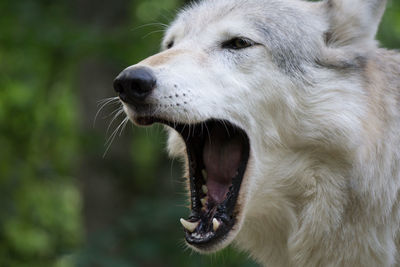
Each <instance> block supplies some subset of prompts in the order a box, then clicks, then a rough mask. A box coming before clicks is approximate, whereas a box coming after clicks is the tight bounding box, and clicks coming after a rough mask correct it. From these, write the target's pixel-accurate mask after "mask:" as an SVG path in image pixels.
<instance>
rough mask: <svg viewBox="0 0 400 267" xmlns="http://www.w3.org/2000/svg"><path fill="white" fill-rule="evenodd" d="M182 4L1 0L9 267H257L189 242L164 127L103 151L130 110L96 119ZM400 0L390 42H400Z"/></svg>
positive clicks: (2, 201)
mask: <svg viewBox="0 0 400 267" xmlns="http://www.w3.org/2000/svg"><path fill="white" fill-rule="evenodd" d="M183 2H184V1H183V0H134V1H133V0H130V1H128V0H114V1H92V0H58V1H54V0H18V1H11V0H0V266H5V267H8V266H12V267H14V266H17V267H18V266H32V267H35V266H41V267H42V266H56V267H71V266H112V267H114V266H115V267H125V266H140V267H142V266H149V267H150V266H154V267H158V266H172V267H179V266H189V267H190V266H256V265H255V264H254V263H252V262H250V261H249V260H247V259H246V258H247V257H246V255H242V254H238V253H237V252H235V251H233V249H231V248H229V249H227V250H225V251H223V252H221V253H219V254H218V255H213V256H199V255H197V254H195V253H193V252H191V251H190V250H188V249H185V245H184V242H183V233H182V229H181V226H180V224H179V218H180V217H185V216H186V215H187V214H188V210H187V209H186V208H185V206H184V205H183V203H186V202H185V201H186V197H185V193H184V189H183V186H182V183H183V180H182V178H180V174H181V170H180V168H181V166H180V163H179V162H177V161H170V160H168V159H167V156H166V154H165V153H164V152H163V147H164V145H165V136H164V133H163V131H162V129H161V127H157V126H155V127H152V128H149V129H139V128H136V127H133V126H131V124H128V126H127V127H126V128H125V130H124V131H122V133H121V134H120V133H119V132H118V134H117V135H116V138H115V140H114V142H113V143H112V145H111V146H110V148H109V150H108V151H107V153H106V154H105V156H104V157H103V154H104V153H105V152H106V150H107V145H108V144H109V143H107V139H108V138H109V137H110V135H111V134H112V132H113V131H114V130H115V129H116V128H117V126H118V125H119V123H120V122H121V121H122V119H123V118H124V116H122V115H121V116H118V117H117V118H116V119H115V120H114V121H113V122H111V121H112V119H113V114H112V112H113V111H115V110H117V109H118V108H119V105H118V104H112V103H111V104H109V105H107V106H106V107H105V108H104V109H102V110H101V112H100V113H99V116H98V118H97V120H96V123H95V122H94V118H95V115H96V112H97V111H98V110H99V108H100V107H101V105H100V104H101V103H99V101H100V100H102V99H106V98H109V97H113V96H115V94H114V92H113V89H112V82H113V79H114V77H115V76H116V75H117V74H118V73H119V72H120V71H121V70H122V69H123V68H125V67H127V66H129V65H132V64H133V63H135V62H138V61H139V60H141V59H143V58H146V57H147V56H149V55H152V54H154V53H156V52H157V51H158V49H159V42H160V39H161V36H162V33H163V29H164V28H165V27H164V26H163V25H162V24H160V23H169V22H170V21H171V19H172V18H173V17H174V14H176V11H177V8H178V7H181V6H182V5H183V4H184V3H183ZM399 2H400V1H398V0H394V1H391V2H390V3H389V6H388V10H387V12H386V15H385V17H384V20H383V23H382V26H381V29H380V32H379V40H380V41H381V43H382V45H383V46H385V47H390V48H398V47H400V3H399ZM110 114H111V115H110ZM109 125H110V126H109ZM108 126H109V127H110V128H109V131H107V127H108Z"/></svg>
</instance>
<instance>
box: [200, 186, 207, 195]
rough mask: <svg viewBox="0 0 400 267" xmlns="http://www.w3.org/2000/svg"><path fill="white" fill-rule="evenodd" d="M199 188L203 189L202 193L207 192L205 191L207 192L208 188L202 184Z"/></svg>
mask: <svg viewBox="0 0 400 267" xmlns="http://www.w3.org/2000/svg"><path fill="white" fill-rule="evenodd" d="M201 190H203V193H204V194H207V193H208V188H207V186H206V185H203V186H202V187H201Z"/></svg>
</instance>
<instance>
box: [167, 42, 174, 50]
mask: <svg viewBox="0 0 400 267" xmlns="http://www.w3.org/2000/svg"><path fill="white" fill-rule="evenodd" d="M173 46H174V41H170V42H169V43H167V49H170V48H171V47H173Z"/></svg>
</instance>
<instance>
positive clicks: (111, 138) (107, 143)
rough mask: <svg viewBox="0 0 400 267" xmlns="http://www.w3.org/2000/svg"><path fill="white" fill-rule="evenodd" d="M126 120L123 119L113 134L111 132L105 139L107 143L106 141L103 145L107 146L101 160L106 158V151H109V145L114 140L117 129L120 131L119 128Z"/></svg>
mask: <svg viewBox="0 0 400 267" xmlns="http://www.w3.org/2000/svg"><path fill="white" fill-rule="evenodd" d="M126 119H127V118H125V119H124V120H123V121H122V122H121V123H120V124H119V125H118V127H117V128H116V129H115V130H114V132H113V133H112V134H111V135H110V137H109V138H108V139H107V141H106V143H105V145H106V146H107V148H106V151H105V152H104V154H103V158H104V157H105V156H106V154H107V152H108V150H109V149H110V147H111V144H112V143H113V142H114V139H115V137H116V135H117V134H118V131H119V129H120V128H121V126H122V125H123V124H124V123H125V122H126Z"/></svg>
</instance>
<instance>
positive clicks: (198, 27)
mask: <svg viewBox="0 0 400 267" xmlns="http://www.w3.org/2000/svg"><path fill="white" fill-rule="evenodd" d="M306 13H307V4H306V3H305V2H304V1H299V0H203V1H198V2H196V3H193V4H191V5H189V6H188V7H186V8H184V9H183V10H182V11H181V12H180V13H179V14H178V16H177V18H176V20H175V21H174V22H173V23H172V24H171V27H170V28H169V29H168V30H167V32H166V36H167V37H168V36H170V35H173V34H174V35H179V36H188V35H195V36H198V35H199V34H201V33H203V32H204V31H207V30H210V29H211V28H212V27H215V26H216V25H218V28H217V29H220V30H221V29H222V30H224V29H229V30H235V29H237V30H243V28H246V31H249V32H250V31H258V32H260V31H261V30H265V28H268V25H271V27H272V28H276V29H278V28H279V27H281V28H285V27H286V28H287V27H290V25H291V24H299V23H301V22H304V21H305V20H306V18H307V17H308V16H307V15H306ZM261 27H262V28H263V29H260V28H261ZM271 30H273V29H271ZM271 30H270V31H271Z"/></svg>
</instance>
